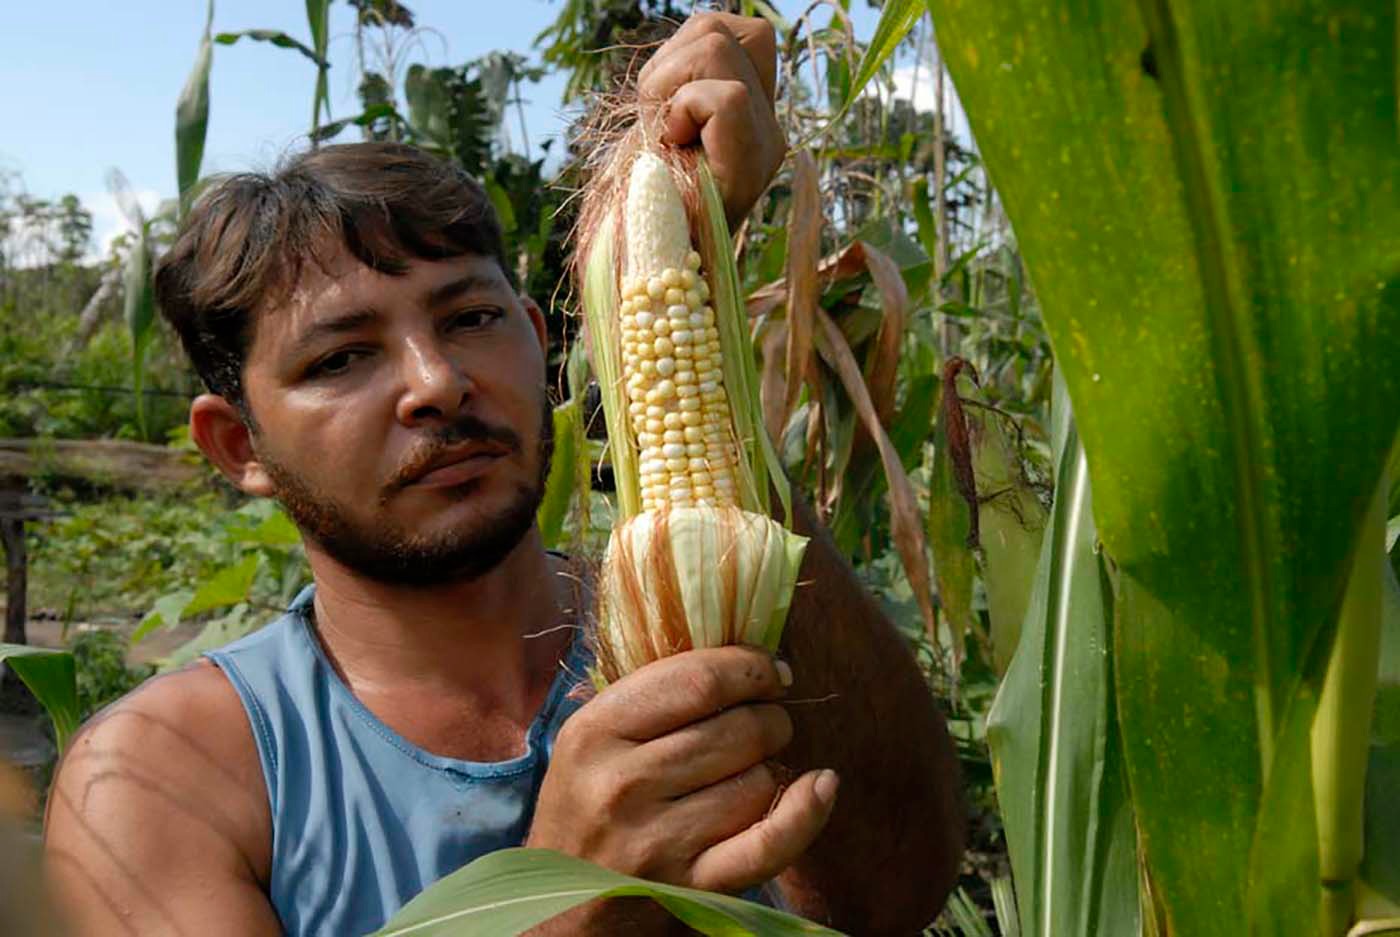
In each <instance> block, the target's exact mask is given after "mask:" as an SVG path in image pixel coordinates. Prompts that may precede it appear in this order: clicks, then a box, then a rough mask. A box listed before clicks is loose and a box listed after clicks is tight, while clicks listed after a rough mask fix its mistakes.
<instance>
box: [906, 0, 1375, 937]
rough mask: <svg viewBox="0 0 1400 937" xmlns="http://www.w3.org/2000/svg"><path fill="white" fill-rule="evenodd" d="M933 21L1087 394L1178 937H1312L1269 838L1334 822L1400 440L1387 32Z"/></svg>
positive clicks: (1078, 11)
mask: <svg viewBox="0 0 1400 937" xmlns="http://www.w3.org/2000/svg"><path fill="white" fill-rule="evenodd" d="M930 7H931V9H932V10H933V13H934V18H935V22H936V24H937V27H938V33H939V37H940V46H941V48H942V50H943V53H944V55H945V57H946V60H947V63H948V67H949V69H950V71H951V73H952V76H953V79H954V81H955V83H956V85H957V88H958V92H959V96H960V97H961V99H962V102H963V104H964V105H965V106H966V108H967V112H968V115H969V120H970V122H971V129H972V131H973V133H974V135H975V136H976V139H977V141H978V144H979V146H980V148H981V150H982V155H983V158H984V160H985V163H986V166H987V170H988V172H989V173H990V175H991V176H992V178H994V179H996V180H997V184H998V189H999V192H1000V194H1001V195H1002V197H1003V200H1004V204H1005V206H1006V209H1007V213H1008V215H1009V217H1010V218H1011V221H1012V223H1013V225H1014V227H1015V230H1016V233H1017V239H1018V242H1019V245H1020V247H1021V249H1022V251H1023V253H1024V256H1025V259H1026V263H1027V269H1028V273H1029V275H1030V277H1031V279H1032V280H1033V282H1034V283H1035V286H1036V291H1037V295H1038V297H1039V299H1040V302H1041V307H1042V311H1043V315H1044V319H1045V325H1046V328H1047V331H1048V333H1049V335H1050V338H1051V342H1052V344H1053V346H1054V349H1055V353H1056V363H1057V366H1058V367H1060V368H1061V369H1062V370H1063V372H1064V375H1065V379H1066V381H1067V383H1068V386H1069V390H1070V393H1071V395H1072V397H1073V398H1074V404H1075V413H1076V416H1077V417H1078V429H1079V432H1080V435H1081V438H1082V440H1083V444H1084V448H1085V451H1086V454H1087V458H1088V463H1089V467H1090V471H1091V472H1092V475H1093V478H1094V503H1095V519H1096V521H1097V523H1098V528H1099V533H1100V536H1101V537H1102V539H1103V542H1104V546H1105V550H1106V552H1107V553H1108V555H1109V556H1111V557H1112V560H1113V562H1114V563H1115V564H1116V567H1117V570H1118V576H1117V586H1116V587H1117V590H1118V593H1117V595H1116V597H1115V605H1116V609H1117V612H1116V614H1117V619H1116V622H1115V642H1114V644H1115V654H1116V656H1117V659H1116V661H1115V673H1116V680H1117V686H1118V697H1119V717H1120V719H1121V722H1122V726H1123V731H1122V737H1123V739H1124V740H1125V750H1126V759H1127V765H1128V774H1129V778H1130V788H1131V790H1132V791H1133V796H1134V806H1135V810H1136V817H1137V820H1138V823H1139V826H1140V829H1141V833H1142V843H1143V846H1144V848H1145V850H1146V861H1147V864H1148V867H1149V869H1150V871H1151V875H1152V882H1153V884H1154V887H1155V889H1156V891H1157V893H1158V894H1159V895H1160V897H1161V900H1162V904H1163V906H1164V908H1165V912H1166V916H1167V919H1168V922H1169V924H1170V929H1171V930H1172V932H1173V933H1179V934H1190V935H1192V937H1210V935H1217V934H1218V935H1226V934H1229V935H1235V934H1240V933H1250V932H1254V933H1258V934H1270V935H1272V934H1274V933H1288V934H1290V935H1291V934H1296V933H1298V932H1299V931H1298V929H1297V928H1298V927H1299V926H1300V924H1299V922H1300V921H1306V922H1313V921H1318V920H1319V916H1318V905H1319V902H1320V888H1319V883H1318V882H1317V880H1316V877H1315V868H1312V867H1310V866H1309V864H1308V863H1307V862H1294V861H1276V862H1269V861H1266V860H1264V859H1263V857H1264V856H1266V855H1267V854H1268V853H1269V850H1268V849H1265V848H1263V844H1264V843H1265V841H1266V839H1267V837H1264V838H1261V831H1263V830H1265V828H1266V827H1267V826H1268V823H1266V822H1264V821H1265V820H1266V819H1267V818H1266V817H1264V815H1263V814H1264V812H1266V811H1269V810H1274V809H1281V810H1296V809H1301V810H1302V811H1303V814H1304V815H1305V816H1306V815H1307V814H1308V813H1309V812H1310V811H1309V810H1308V809H1307V805H1308V804H1310V803H1311V802H1312V793H1311V780H1310V777H1309V773H1310V763H1311V759H1310V758H1309V757H1307V754H1306V752H1307V744H1308V743H1307V738H1306V735H1307V729H1308V727H1309V726H1310V725H1311V721H1312V719H1311V711H1312V709H1314V708H1315V706H1316V700H1317V692H1318V689H1319V688H1320V686H1321V683H1322V678H1323V675H1324V674H1325V671H1326V666H1327V660H1328V655H1329V653H1330V648H1331V646H1332V642H1333V637H1334V634H1335V632H1336V622H1337V616H1338V612H1339V608H1340V602H1341V597H1342V595H1343V591H1344V585H1345V581H1346V577H1347V575H1348V571H1349V569H1350V566H1351V562H1352V557H1353V555H1354V551H1355V547H1356V541H1357V535H1358V531H1359V527H1360V522H1361V517H1362V514H1363V512H1364V511H1365V509H1366V506H1367V502H1368V500H1369V497H1370V494H1371V492H1373V491H1374V490H1375V485H1376V483H1377V481H1378V479H1379V477H1380V473H1381V469H1382V465H1383V463H1384V460H1385V458H1386V455H1387V453H1388V451H1389V450H1390V447H1391V444H1392V441H1393V440H1394V439H1395V434H1396V430H1397V423H1400V408H1397V407H1396V406H1395V400H1397V399H1400V371H1397V370H1396V369H1395V368H1394V367H1393V363H1394V361H1395V360H1397V356H1400V249H1397V247H1396V245H1397V244H1400V187H1397V186H1396V185H1395V183H1394V180H1395V179H1396V178H1400V147H1397V146H1396V140H1397V127H1396V107H1395V100H1394V96H1395V71H1396V49H1395V33H1396V22H1395V19H1396V9H1395V4H1391V3H1379V4H1378V3H1371V2H1362V0H1297V2H1291V3H1288V4H1283V3H1279V2H1272V0H1236V2H1231V3H1219V2H1215V0H1140V2H1139V3H1137V4H1126V3H1116V2H1106V0H1090V2H1069V0H1059V2H1052V3H1043V2H1040V0H1008V2H1003V3H995V4H990V3H980V2H972V0H930ZM1299 745H1301V746H1302V751H1303V755H1302V757H1298V755H1299V750H1298V746H1299ZM1300 805H1302V806H1301V807H1300ZM1282 832H1283V835H1284V836H1286V837H1287V838H1288V839H1289V842H1288V848H1287V849H1285V850H1283V852H1282V853H1277V852H1276V853H1275V854H1276V855H1283V856H1285V857H1288V858H1290V859H1291V858H1294V857H1297V856H1299V855H1303V854H1305V853H1306V854H1309V855H1313V856H1315V855H1316V843H1315V839H1316V837H1315V833H1314V831H1313V830H1311V829H1310V828H1309V824H1308V823H1307V822H1298V823H1294V824H1292V825H1291V826H1286V827H1284V828H1282ZM1309 840H1312V842H1309ZM1273 846H1274V847H1275V848H1277V847H1278V846H1279V844H1278V843H1277V842H1276V841H1275V842H1273ZM1256 849H1259V855H1260V856H1261V861H1260V862H1258V863H1257V864H1255V865H1254V866H1253V869H1254V873H1253V875H1252V876H1251V873H1250V869H1251V855H1252V854H1254V852H1255V850H1256ZM1270 905H1273V906H1274V908H1273V910H1272V911H1268V912H1266V910H1265V909H1267V908H1269V907H1270ZM1285 906H1286V907H1287V911H1286V912H1285V911H1284V910H1283V909H1284V907H1285ZM1266 918H1267V920H1266ZM1284 918H1287V919H1288V921H1287V924H1286V925H1277V924H1275V923H1274V922H1277V921H1280V920H1282V919H1284ZM1277 926H1286V927H1287V928H1289V929H1288V930H1285V931H1278V930H1276V929H1274V928H1275V927H1277ZM1302 926H1308V927H1310V925H1302ZM1305 932H1306V931H1305Z"/></svg>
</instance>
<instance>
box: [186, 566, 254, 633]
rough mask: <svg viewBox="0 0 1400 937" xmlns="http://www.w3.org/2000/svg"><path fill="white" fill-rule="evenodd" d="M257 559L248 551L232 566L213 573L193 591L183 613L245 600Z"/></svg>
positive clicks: (250, 586)
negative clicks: (192, 596) (191, 597)
mask: <svg viewBox="0 0 1400 937" xmlns="http://www.w3.org/2000/svg"><path fill="white" fill-rule="evenodd" d="M259 561H260V560H259V557H258V555H257V554H256V553H249V554H248V555H247V556H245V557H243V559H241V560H239V561H238V562H237V563H235V564H233V565H232V566H225V567H224V568H223V569H221V570H219V571H218V572H216V573H214V575H212V576H210V577H209V578H208V579H207V580H206V581H205V582H204V584H203V585H201V586H200V587H199V590H198V591H197V592H195V594H194V598H193V599H191V600H190V604H189V605H187V606H185V611H184V614H185V615H186V616H187V617H188V616H190V615H198V614H199V613H200V612H207V611H210V610H211V609H216V608H223V607H224V606H228V605H236V604H238V603H239V602H246V601H247V600H248V590H250V589H251V588H252V586H253V579H254V577H255V576H257V574H258V563H259Z"/></svg>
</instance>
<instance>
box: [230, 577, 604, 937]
mask: <svg viewBox="0 0 1400 937" xmlns="http://www.w3.org/2000/svg"><path fill="white" fill-rule="evenodd" d="M314 594H315V593H314V587H312V586H308V587H306V588H305V589H304V590H302V592H301V594H300V595H298V596H297V597H296V599H295V601H293V602H292V604H291V607H290V608H289V609H288V610H287V612H286V614H284V615H283V616H282V617H280V618H278V619H277V620H276V621H274V622H272V623H271V624H269V625H267V626H266V627H264V628H262V629H260V630H258V631H255V632H254V633H252V634H250V635H248V636H247V637H245V638H242V639H240V640H238V641H235V642H234V643H232V644H230V645H228V646H227V647H224V648H221V649H219V650H217V651H211V652H209V654H208V657H209V658H210V659H211V660H213V661H214V663H215V664H217V665H218V666H219V667H220V668H221V669H222V670H223V672H224V673H225V674H227V675H228V679H229V681H230V682H232V684H233V686H234V688H235V689H236V690H237V691H238V696H239V698H240V699H241V700H242V701H243V708H244V709H245V710H246V711H247V713H248V721H249V723H250V724H251V726H252V730H253V737H254V738H255V739H256V740H257V746H258V757H259V759H260V760H261V761H262V770H263V779H264V780H265V781H266V782H267V797H268V804H269V807H270V808H271V814H272V873H271V882H270V883H269V889H268V890H269V894H270V897H271V899H272V905H273V907H274V908H275V909H276V911H277V915H278V916H279V917H280V918H281V920H282V927H283V929H284V930H285V931H286V932H287V933H288V934H289V935H291V937H322V935H324V937H349V935H359V934H366V933H369V932H370V931H373V930H376V929H377V928H379V927H380V926H381V925H382V924H383V923H384V922H385V921H386V920H388V918H389V917H391V916H392V915H393V914H394V912H395V911H397V910H398V909H399V908H400V907H401V906H402V905H404V904H405V903H406V902H407V901H408V900H409V899H410V898H412V897H413V896H414V895H416V894H417V893H418V892H420V891H422V890H423V889H424V888H425V887H427V886H428V885H431V884H432V883H433V882H435V881H436V880H438V879H439V878H442V877H443V876H444V875H447V874H448V873H449V872H453V871H456V870H457V869H458V868H460V867H461V866H463V865H465V864H467V863H468V862H470V861H472V860H473V859H476V858H477V857H478V856H481V855H484V854H486V853H488V852H492V851H494V850H497V849H503V848H506V847H509V846H518V845H520V844H521V842H522V841H523V840H524V838H525V835H526V832H527V831H528V829H529V826H530V820H531V815H532V813H533V807H534V803H535V797H536V795H537V794H538V793H539V788H540V782H541V781H542V779H543V778H544V772H545V767H546V766H547V765H548V762H549V756H550V753H551V752H552V751H553V748H554V739H555V736H556V735H557V734H558V732H559V727H560V725H561V724H562V723H563V722H564V720H565V719H566V718H568V716H569V715H570V714H572V713H573V712H574V711H575V710H577V709H578V708H579V706H580V705H582V704H581V703H579V702H576V701H573V700H569V699H567V698H566V694H567V693H568V691H569V690H570V689H572V688H573V686H575V685H576V684H578V683H579V682H581V681H583V680H584V679H586V678H585V673H586V670H587V667H588V664H589V656H588V651H587V642H585V641H583V640H580V639H579V638H577V637H576V638H575V639H574V642H573V645H572V646H571V648H570V650H569V652H568V655H567V657H566V658H565V666H564V667H562V668H560V671H559V673H558V674H557V675H556V676H555V678H554V684H553V686H552V687H551V688H550V691H549V696H548V697H547V699H546V700H545V703H544V706H543V707H541V709H540V711H539V713H538V714H537V715H536V716H535V720H534V722H533V723H531V725H530V729H529V732H528V734H527V736H526V739H527V745H526V751H525V754H523V755H521V756H519V757H518V758H512V759H510V760H508V761H498V762H490V763H484V762H483V763H478V762H471V761H459V760H457V759H453V758H442V757H439V756H437V755H433V754H431V753H429V752H426V751H424V750H423V749H421V748H418V747H417V746H415V745H412V744H410V743H409V742H408V741H407V740H406V739H404V738H403V737H402V736H401V735H399V734H398V733H396V732H395V731H394V730H392V729H390V728H389V727H388V726H386V725H385V724H384V723H382V722H380V721H379V719H377V718H376V717H375V716H374V714H372V713H371V712H370V711H369V710H368V709H366V708H365V707H364V705H362V704H361V703H360V701H359V700H357V699H356V698H355V696H354V694H352V693H351V692H350V689H349V687H347V686H346V685H345V684H344V682H342V681H341V679H340V677H339V676H338V675H337V674H336V672H335V671H334V669H332V667H331V665H330V661H329V660H327V658H326V655H325V652H324V650H323V649H322V648H321V645H320V642H319V641H318V640H317V639H316V637H315V635H314V634H313V632H312V627H311V622H310V621H309V619H308V616H307V612H308V610H309V609H310V608H311V602H312V598H313V596H314Z"/></svg>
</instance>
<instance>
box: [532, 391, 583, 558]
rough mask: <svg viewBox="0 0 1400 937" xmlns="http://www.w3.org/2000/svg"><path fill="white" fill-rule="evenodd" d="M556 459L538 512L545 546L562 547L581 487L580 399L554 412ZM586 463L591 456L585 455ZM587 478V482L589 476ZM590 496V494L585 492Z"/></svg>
mask: <svg viewBox="0 0 1400 937" xmlns="http://www.w3.org/2000/svg"><path fill="white" fill-rule="evenodd" d="M553 419H554V458H553V459H552V460H551V462H550V465H549V478H548V479H547V480H546V482H545V486H544V497H543V498H542V499H541V500H540V507H539V510H538V511H536V512H535V523H536V524H538V525H539V528H540V536H541V537H542V538H543V539H544V545H545V546H546V547H549V548H551V549H552V548H554V547H558V546H559V545H560V541H561V539H562V537H563V535H564V521H565V520H566V519H567V518H568V516H569V503H570V502H571V501H572V500H573V496H574V489H575V488H576V487H578V484H577V482H578V477H579V471H578V460H579V456H580V449H581V444H582V443H583V406H582V404H581V402H580V400H579V399H578V398H574V399H572V400H569V401H566V402H565V403H561V404H560V405H559V406H557V407H555V408H554V416H553ZM583 458H584V459H585V460H586V459H587V458H588V456H587V454H586V453H585V454H584V455H583ZM584 478H585V479H586V478H587V474H586V472H585V474H584ZM585 494H586V490H585Z"/></svg>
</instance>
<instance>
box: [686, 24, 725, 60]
mask: <svg viewBox="0 0 1400 937" xmlns="http://www.w3.org/2000/svg"><path fill="white" fill-rule="evenodd" d="M695 45H696V47H697V48H698V49H699V50H700V51H701V52H704V53H705V54H706V55H708V56H713V57H717V56H723V55H727V54H728V53H729V52H730V51H731V50H732V49H733V47H734V37H733V36H732V35H730V33H729V30H727V29H724V27H723V26H722V25H721V26H720V28H719V29H715V30H711V31H709V32H706V33H704V34H702V35H701V36H700V37H699V38H698V39H696V40H695Z"/></svg>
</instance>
